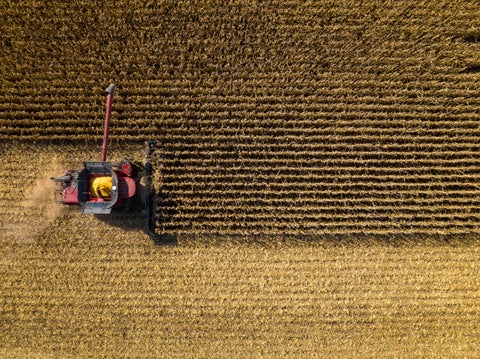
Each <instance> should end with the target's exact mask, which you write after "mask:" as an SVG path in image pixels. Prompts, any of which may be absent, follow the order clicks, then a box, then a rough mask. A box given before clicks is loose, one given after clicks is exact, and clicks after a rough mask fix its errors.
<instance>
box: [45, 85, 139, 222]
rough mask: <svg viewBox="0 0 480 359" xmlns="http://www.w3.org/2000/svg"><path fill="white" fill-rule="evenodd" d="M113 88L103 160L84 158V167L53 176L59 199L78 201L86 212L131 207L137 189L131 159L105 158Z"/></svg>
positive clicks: (110, 89)
mask: <svg viewBox="0 0 480 359" xmlns="http://www.w3.org/2000/svg"><path fill="white" fill-rule="evenodd" d="M114 90H115V85H110V86H109V87H108V88H107V89H106V93H107V110H106V115H105V126H104V133H103V145H102V154H101V160H100V161H99V162H84V163H83V169H78V170H65V171H64V172H63V173H62V175H61V176H58V177H53V178H52V179H53V180H54V181H55V182H56V189H55V197H56V200H57V201H58V202H60V203H62V204H65V205H78V206H80V207H81V208H82V212H83V213H91V214H110V213H111V211H112V209H113V208H118V207H128V205H129V203H130V201H131V200H132V198H133V197H134V196H135V194H136V192H137V183H136V181H135V179H134V177H133V170H132V164H131V163H130V160H129V159H128V158H127V159H125V160H123V161H120V162H108V161H106V157H107V145H108V132H109V127H110V114H111V108H112V99H113V93H114ZM147 147H148V144H147Z"/></svg>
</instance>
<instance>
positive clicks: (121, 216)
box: [95, 181, 178, 246]
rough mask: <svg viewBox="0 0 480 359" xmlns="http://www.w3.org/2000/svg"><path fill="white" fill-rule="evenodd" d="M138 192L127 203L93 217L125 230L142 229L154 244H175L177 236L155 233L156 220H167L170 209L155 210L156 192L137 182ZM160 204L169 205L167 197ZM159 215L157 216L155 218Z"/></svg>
mask: <svg viewBox="0 0 480 359" xmlns="http://www.w3.org/2000/svg"><path fill="white" fill-rule="evenodd" d="M137 188H138V194H137V195H136V196H135V197H134V198H133V199H132V201H131V202H130V203H128V204H127V205H125V206H123V207H120V208H114V209H113V210H112V212H111V213H110V214H109V215H96V216H95V217H96V218H97V219H99V220H100V221H102V222H104V223H105V224H107V225H108V226H112V227H117V228H120V229H122V230H123V231H125V232H133V231H143V232H144V233H145V234H146V235H148V236H149V237H150V238H151V240H152V241H153V242H154V244H155V245H158V246H176V245H177V244H178V240H177V236H176V235H173V234H169V233H161V234H159V233H157V232H156V222H157V221H160V223H161V222H162V221H163V220H167V219H168V218H167V217H168V216H169V213H170V211H168V210H167V211H165V210H162V211H157V210H156V209H155V208H156V205H155V204H156V202H158V201H159V199H158V196H157V194H156V193H155V192H154V190H152V189H151V188H148V189H147V186H144V185H143V184H142V181H138V183H137ZM160 202H161V204H162V205H167V207H170V204H169V202H170V201H168V199H165V198H164V199H163V200H161V201H160ZM156 217H159V218H156Z"/></svg>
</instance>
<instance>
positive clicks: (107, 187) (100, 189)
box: [90, 176, 112, 198]
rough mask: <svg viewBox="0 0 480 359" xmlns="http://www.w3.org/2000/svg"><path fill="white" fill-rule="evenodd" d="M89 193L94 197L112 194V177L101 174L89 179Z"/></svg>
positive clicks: (104, 196)
mask: <svg viewBox="0 0 480 359" xmlns="http://www.w3.org/2000/svg"><path fill="white" fill-rule="evenodd" d="M90 194H91V196H92V197H96V198H110V197H111V196H112V177H109V176H102V177H95V178H92V179H90Z"/></svg>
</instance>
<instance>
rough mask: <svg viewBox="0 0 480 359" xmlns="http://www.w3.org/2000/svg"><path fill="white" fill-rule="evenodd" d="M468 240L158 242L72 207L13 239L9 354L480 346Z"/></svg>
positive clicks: (5, 299)
mask: <svg viewBox="0 0 480 359" xmlns="http://www.w3.org/2000/svg"><path fill="white" fill-rule="evenodd" d="M86 225H96V227H94V228H90V229H89V230H85V227H84V226H86ZM67 227H68V236H67V235H66V233H65V232H62V231H61V228H64V229H65V228H67ZM467 242H468V243H467ZM457 244H458V245H443V244H441V243H440V242H439V241H434V242H432V243H431V244H427V245H415V244H413V245H412V244H407V245H399V246H397V247H393V246H386V245H384V244H381V242H376V243H375V242H374V243H370V244H366V245H365V244H364V245H359V242H357V243H356V244H355V245H351V244H349V245H347V246H343V245H328V244H326V245H321V244H319V242H317V244H312V245H295V246H292V243H291V242H290V243H289V244H287V247H282V246H280V247H279V248H275V249H273V248H265V247H262V246H258V245H251V246H246V245H244V244H240V243H236V244H234V245H232V243H231V242H230V243H229V244H228V245H227V246H226V247H216V246H208V245H207V246H203V247H202V246H201V245H199V243H198V242H197V243H196V244H195V245H194V246H192V247H190V246H179V247H168V246H166V247H157V248H154V246H153V244H152V242H151V241H148V240H145V239H142V238H141V237H135V235H132V234H130V235H125V232H123V231H119V230H118V229H116V228H114V227H113V228H112V227H109V226H101V225H99V223H96V221H95V220H94V219H93V217H89V216H88V217H87V216H80V215H77V214H74V213H69V214H68V215H67V216H64V217H62V218H61V219H59V220H58V222H57V226H56V228H55V229H54V230H51V231H49V232H48V233H46V234H45V236H44V237H42V238H39V239H37V241H36V244H30V245H28V246H22V247H20V248H19V249H17V250H16V252H15V255H12V253H11V252H10V251H9V250H8V249H6V248H5V247H3V246H2V247H1V249H2V260H1V262H0V268H1V271H2V281H1V284H0V288H1V290H0V293H1V294H0V300H1V303H2V310H1V313H0V319H1V323H2V324H1V327H2V330H1V332H0V339H1V340H0V342H1V343H2V345H1V346H0V353H2V355H3V354H5V355H9V356H12V357H25V356H33V357H38V356H42V357H44V356H49V355H51V356H54V357H58V356H62V357H65V356H74V357H85V356H94V357H101V356H127V357H130V356H142V357H152V356H154V357H225V356H227V357H272V356H274V357H324V356H325V357H345V358H347V357H348V358H351V357H352V356H353V357H372V356H373V357H392V358H393V357H449V358H463V357H476V356H477V355H478V346H477V343H478V341H479V340H480V330H479V325H478V324H479V323H478V321H479V320H478V318H479V315H480V313H479V311H480V308H479V303H480V298H479V293H480V292H479V289H480V282H479V279H478V275H477V273H478V271H479V270H480V268H479V261H478V256H479V255H480V253H479V248H480V247H479V245H478V242H473V243H472V242H471V241H465V240H464V241H462V242H460V243H457Z"/></svg>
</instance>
